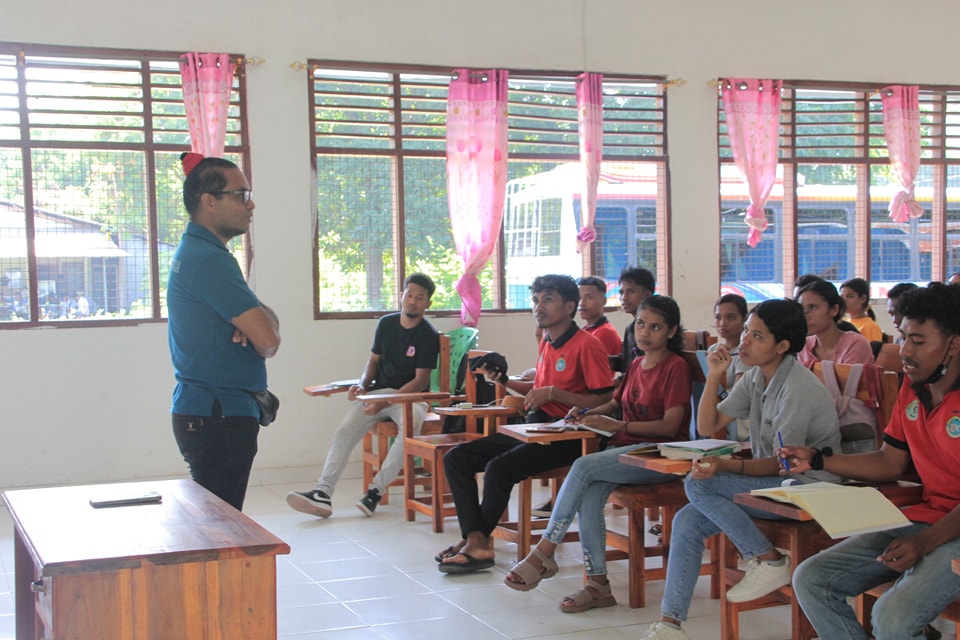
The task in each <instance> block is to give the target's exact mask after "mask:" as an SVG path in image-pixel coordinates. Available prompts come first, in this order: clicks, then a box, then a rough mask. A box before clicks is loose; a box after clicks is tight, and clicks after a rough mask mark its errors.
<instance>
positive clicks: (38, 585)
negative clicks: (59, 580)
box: [30, 578, 47, 593]
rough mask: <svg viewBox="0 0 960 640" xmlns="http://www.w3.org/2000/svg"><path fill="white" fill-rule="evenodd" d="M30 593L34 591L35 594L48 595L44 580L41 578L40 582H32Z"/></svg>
mask: <svg viewBox="0 0 960 640" xmlns="http://www.w3.org/2000/svg"><path fill="white" fill-rule="evenodd" d="M30 591H33V592H34V593H46V592H47V588H46V587H45V586H44V584H43V578H40V579H39V580H34V581H33V582H31V583H30Z"/></svg>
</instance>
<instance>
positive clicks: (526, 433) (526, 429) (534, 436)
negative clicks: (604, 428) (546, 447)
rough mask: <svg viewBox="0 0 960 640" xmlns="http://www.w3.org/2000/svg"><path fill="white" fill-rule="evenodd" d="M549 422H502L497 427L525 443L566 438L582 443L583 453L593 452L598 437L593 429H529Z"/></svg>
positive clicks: (597, 443)
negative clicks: (548, 430) (502, 423)
mask: <svg viewBox="0 0 960 640" xmlns="http://www.w3.org/2000/svg"><path fill="white" fill-rule="evenodd" d="M546 424H549V423H546V422H544V423H540V422H530V423H527V424H504V425H500V428H499V429H497V431H498V432H499V433H505V434H507V435H508V436H510V437H511V438H516V439H517V440H519V441H521V442H525V443H527V444H550V443H552V442H563V441H566V440H580V441H581V442H582V443H583V455H587V454H589V453H595V452H596V451H597V447H598V446H599V438H598V437H597V434H595V433H594V432H593V431H587V430H585V429H570V430H567V431H550V432H544V431H531V430H530V429H531V427H534V428H535V427H538V426H544V425H546Z"/></svg>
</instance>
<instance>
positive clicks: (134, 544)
mask: <svg viewBox="0 0 960 640" xmlns="http://www.w3.org/2000/svg"><path fill="white" fill-rule="evenodd" d="M107 491H109V492H114V491H122V492H129V493H140V492H144V491H156V492H157V493H159V494H161V496H162V497H163V501H162V502H161V503H156V504H144V505H136V506H126V507H109V508H102V509H94V508H93V507H91V506H90V504H89V499H90V497H91V496H93V495H100V494H103V493H104V492H107ZM3 499H4V502H6V504H7V508H8V509H9V510H10V515H11V516H12V518H13V522H14V527H15V531H14V552H15V567H16V568H15V583H16V584H15V586H14V591H15V596H16V624H17V635H16V637H17V640H37V639H38V638H44V639H51V640H52V639H53V638H56V639H58V640H60V639H62V638H89V639H91V640H94V639H103V640H106V639H108V638H116V639H123V640H148V639H149V640H154V639H157V638H177V639H178V640H226V639H227V638H276V637H277V592H276V558H275V556H276V555H278V554H285V553H289V552H290V547H289V546H287V544H286V543H284V542H283V541H282V540H280V539H279V538H277V537H276V536H274V535H273V534H272V533H270V532H269V531H267V530H266V529H264V528H263V527H261V526H260V525H258V524H257V523H256V522H254V521H253V520H251V519H250V518H248V517H247V516H245V515H243V514H242V513H240V512H239V511H237V510H236V509H234V508H233V507H231V506H230V505H228V504H227V503H226V502H223V501H222V500H220V499H219V498H217V497H216V496H214V495H213V494H212V493H210V492H209V491H207V490H206V489H204V488H203V487H201V486H200V485H198V484H196V483H195V482H193V481H192V480H166V481H157V482H139V483H130V484H113V485H96V486H78V487H58V488H52V489H24V490H17V491H7V492H6V493H4V495H3Z"/></svg>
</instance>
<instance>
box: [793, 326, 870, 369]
mask: <svg viewBox="0 0 960 640" xmlns="http://www.w3.org/2000/svg"><path fill="white" fill-rule="evenodd" d="M816 346H817V336H807V344H806V345H804V347H803V351H801V352H800V353H798V354H797V360H799V361H800V364H802V365H803V366H805V367H807V368H808V369H809V368H811V367H813V363H814V362H819V361H820V358H819V357H817V356H816V355H815V354H814V353H813V349H814V347H816ZM833 361H834V362H838V363H840V364H873V363H874V359H873V349H871V348H870V343H869V342H867V339H866V338H864V337H863V336H862V335H860V334H859V333H854V332H853V331H844V332H843V335H842V336H840V341H839V342H837V346H836V348H835V349H834V350H833Z"/></svg>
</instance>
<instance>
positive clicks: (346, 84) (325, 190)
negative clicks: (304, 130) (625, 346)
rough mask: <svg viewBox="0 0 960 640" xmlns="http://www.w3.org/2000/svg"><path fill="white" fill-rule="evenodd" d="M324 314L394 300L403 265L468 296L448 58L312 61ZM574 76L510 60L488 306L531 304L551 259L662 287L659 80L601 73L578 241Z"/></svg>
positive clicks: (377, 309) (318, 283) (551, 269)
mask: <svg viewBox="0 0 960 640" xmlns="http://www.w3.org/2000/svg"><path fill="white" fill-rule="evenodd" d="M309 64H310V68H311V75H310V115H311V122H312V125H313V140H312V154H313V155H312V160H313V163H314V165H313V166H314V170H315V175H316V205H317V219H316V221H317V222H316V233H315V246H314V249H315V252H314V283H315V287H314V295H315V312H316V316H317V317H318V318H320V317H330V316H334V315H343V314H348V315H350V316H356V315H367V316H374V315H380V314H382V313H383V312H385V311H389V310H393V309H396V308H397V304H398V300H397V296H396V292H397V290H398V288H399V285H400V283H401V282H402V280H403V277H404V275H405V274H407V273H410V272H412V271H424V272H426V273H429V274H431V276H433V277H434V280H435V281H436V282H437V292H436V294H434V298H433V306H432V309H431V310H432V311H438V310H440V311H450V312H453V311H454V310H456V309H459V307H460V301H459V297H458V295H457V293H456V291H455V289H454V286H453V285H454V282H455V281H456V279H457V278H458V277H459V275H460V273H461V268H462V266H461V263H460V259H459V257H458V255H457V253H456V251H455V248H454V243H453V236H452V234H451V231H450V222H449V213H448V211H449V209H448V204H447V182H446V142H445V133H446V131H445V120H446V106H447V105H446V99H447V87H448V85H449V82H450V73H451V69H449V68H438V67H398V66H389V65H369V64H357V65H348V64H346V63H342V62H327V61H310V63H309ZM575 83H576V74H575V73H570V74H558V73H556V72H551V73H536V72H522V71H513V70H511V71H510V81H509V92H508V94H509V96H508V99H509V110H508V112H509V115H508V121H509V122H508V127H509V132H508V154H509V161H508V171H509V175H508V182H507V194H506V203H505V210H504V217H503V227H502V230H501V236H500V242H499V244H498V246H497V249H496V251H495V252H494V255H493V257H492V258H491V260H490V264H489V265H488V267H487V268H486V269H485V270H484V271H483V273H482V274H481V276H480V282H481V286H482V287H483V296H484V297H483V308H484V309H486V310H498V311H499V310H511V309H529V298H530V295H529V286H530V283H531V282H532V281H533V279H534V278H535V277H536V276H537V275H540V274H543V273H567V274H569V275H572V276H574V277H580V276H583V275H599V276H601V277H604V278H606V279H607V280H608V281H609V282H611V283H613V284H614V286H615V284H616V282H617V279H618V276H619V273H620V270H621V269H622V268H623V267H624V266H626V265H640V266H644V267H647V268H649V269H651V270H652V271H654V273H657V274H658V280H659V281H660V282H661V283H663V285H664V286H663V289H664V291H668V290H669V284H668V282H669V255H668V250H667V247H668V246H669V244H668V242H667V236H668V233H669V215H668V209H667V197H666V194H667V177H666V173H667V171H666V166H667V165H666V162H667V153H666V148H667V147H666V134H665V130H666V123H665V111H666V109H665V101H666V96H665V89H664V79H663V78H658V77H649V78H647V77H625V76H614V75H608V76H605V77H604V83H603V89H604V155H603V158H604V163H603V168H602V176H601V183H600V186H599V189H598V206H597V214H596V227H597V231H598V239H597V241H596V242H595V243H594V244H593V246H592V247H590V249H589V251H588V252H587V254H586V256H581V255H580V254H578V253H577V249H576V238H575V237H576V233H577V230H578V229H579V226H580V216H581V213H580V204H581V194H580V192H581V190H582V188H581V180H580V178H579V177H578V176H579V165H578V160H579V151H578V137H577V110H576V109H577V107H576V95H575V90H576V84H575Z"/></svg>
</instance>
